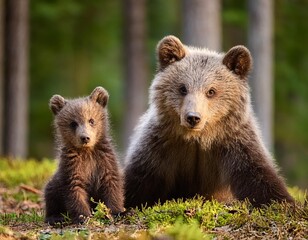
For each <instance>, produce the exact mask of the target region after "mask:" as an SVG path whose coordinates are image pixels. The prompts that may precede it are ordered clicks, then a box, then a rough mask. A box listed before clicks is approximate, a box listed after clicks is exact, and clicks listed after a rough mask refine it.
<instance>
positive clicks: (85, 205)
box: [65, 184, 91, 223]
mask: <svg viewBox="0 0 308 240" xmlns="http://www.w3.org/2000/svg"><path fill="white" fill-rule="evenodd" d="M65 206H66V209H67V211H68V214H69V216H70V217H71V219H72V222H73V223H83V222H84V221H85V219H86V218H87V217H89V216H91V208H90V203H89V197H88V193H87V192H86V190H85V189H84V188H82V187H81V186H79V185H77V184H76V185H73V186H69V188H68V190H67V196H66V198H65Z"/></svg>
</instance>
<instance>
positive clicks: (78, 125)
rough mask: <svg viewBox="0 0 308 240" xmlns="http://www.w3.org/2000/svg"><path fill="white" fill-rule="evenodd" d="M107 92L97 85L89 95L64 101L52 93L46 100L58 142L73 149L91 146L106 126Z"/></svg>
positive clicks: (100, 136)
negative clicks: (48, 99) (52, 117)
mask: <svg viewBox="0 0 308 240" xmlns="http://www.w3.org/2000/svg"><path fill="white" fill-rule="evenodd" d="M108 99H109V95H108V92H107V91H106V90H105V89H104V88H102V87H97V88H95V89H94V90H93V92H92V93H91V95H90V96H88V97H84V98H78V99H72V100H67V99H64V98H63V97H62V96H60V95H54V96H53V97H52V98H51V99H50V102H49V106H50V109H51V111H52V112H53V114H54V116H55V121H54V125H55V128H56V131H57V136H58V138H60V139H58V140H60V144H61V145H64V146H66V147H73V148H92V147H94V146H95V144H96V143H97V142H98V141H99V139H100V138H102V137H103V136H104V134H105V132H106V128H107V127H108V125H107V123H108V116H107V110H106V105H107V102H108Z"/></svg>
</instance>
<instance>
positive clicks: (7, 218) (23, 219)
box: [0, 211, 44, 225]
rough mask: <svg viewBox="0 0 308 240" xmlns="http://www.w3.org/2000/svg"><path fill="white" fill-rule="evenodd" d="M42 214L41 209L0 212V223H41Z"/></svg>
mask: <svg viewBox="0 0 308 240" xmlns="http://www.w3.org/2000/svg"><path fill="white" fill-rule="evenodd" d="M43 220H44V216H43V213H42V211H40V212H37V211H32V212H31V213H3V214H0V224H1V225H13V224H17V223H18V224H20V223H23V224H26V223H42V222H43Z"/></svg>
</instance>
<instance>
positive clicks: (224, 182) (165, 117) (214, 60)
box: [125, 36, 293, 207]
mask: <svg viewBox="0 0 308 240" xmlns="http://www.w3.org/2000/svg"><path fill="white" fill-rule="evenodd" d="M157 55H158V72H157V74H156V76H155V78H154V80H153V82H152V85H151V87H150V101H149V108H148V110H147V112H146V113H145V114H144V115H143V116H142V117H141V119H140V122H139V124H138V125H137V127H136V129H135V133H134V135H133V136H132V142H131V144H130V146H129V149H128V152H127V156H126V159H125V191H126V192H125V198H126V201H125V206H126V207H135V206H141V205H147V206H151V205H153V204H154V203H156V202H158V201H160V202H164V201H166V200H168V199H173V198H184V199H185V198H191V197H194V196H195V195H201V196H203V197H205V198H206V199H211V198H216V199H217V200H220V201H230V200H233V199H238V200H244V199H248V200H250V202H251V203H252V204H253V205H254V206H257V207H258V206H261V205H263V204H269V203H270V202H271V201H272V200H275V201H279V202H281V201H287V202H290V203H292V202H293V199H292V197H291V196H290V195H289V193H288V191H287V189H286V185H285V183H284V180H283V179H282V178H281V177H280V176H279V175H278V171H277V167H276V165H275V163H274V160H273V158H272V157H271V156H270V153H269V152H268V150H267V149H266V148H265V147H264V144H263V142H262V140H261V137H260V132H259V130H258V126H257V123H256V119H255V116H254V113H253V110H252V106H251V100H250V92H249V86H248V80H247V76H248V74H249V71H250V70H251V67H252V59H251V55H250V52H249V50H248V49H247V48H245V47H244V46H236V47H233V48H231V49H230V50H229V51H228V52H227V53H226V54H224V53H216V52H213V51H209V50H208V49H198V48H194V47H188V46H185V45H183V44H182V43H181V41H180V40H179V39H178V38H176V37H174V36H167V37H165V38H163V39H162V40H161V41H160V42H159V43H158V46H157Z"/></svg>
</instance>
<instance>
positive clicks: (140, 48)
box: [123, 0, 148, 147]
mask: <svg viewBox="0 0 308 240" xmlns="http://www.w3.org/2000/svg"><path fill="white" fill-rule="evenodd" d="M145 5H146V1H145V0H125V1H124V15H125V18H124V21H125V23H124V24H125V32H124V34H125V36H124V41H125V42H124V48H125V60H124V61H125V89H124V90H125V117H124V136H123V143H124V147H127V146H128V140H129V137H130V135H131V133H132V131H133V129H134V127H135V125H136V123H137V121H138V119H139V117H140V116H141V114H142V113H143V112H144V110H145V108H146V104H147V90H146V89H147V76H148V69H147V67H148V65H147V57H146V55H147V54H146V45H145V40H146V14H145V13H146V6H145Z"/></svg>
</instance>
